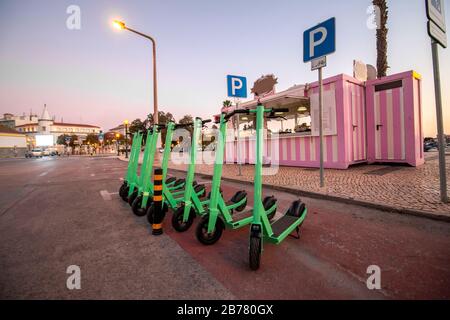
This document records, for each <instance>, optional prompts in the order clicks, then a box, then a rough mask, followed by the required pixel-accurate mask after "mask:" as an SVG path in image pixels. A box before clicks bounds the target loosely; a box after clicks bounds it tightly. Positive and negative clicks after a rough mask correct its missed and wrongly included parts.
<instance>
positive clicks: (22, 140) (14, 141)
mask: <svg viewBox="0 0 450 320" xmlns="http://www.w3.org/2000/svg"><path fill="white" fill-rule="evenodd" d="M26 151H27V140H26V135H24V134H20V133H19V132H17V131H16V130H14V129H11V128H10V127H9V126H4V125H1V124H0V158H5V157H7V158H8V157H22V156H24V155H25V152H26Z"/></svg>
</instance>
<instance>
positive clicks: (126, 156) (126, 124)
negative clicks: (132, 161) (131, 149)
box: [123, 120, 128, 159]
mask: <svg viewBox="0 0 450 320" xmlns="http://www.w3.org/2000/svg"><path fill="white" fill-rule="evenodd" d="M123 124H124V125H125V159H128V120H125V121H124V122H123Z"/></svg>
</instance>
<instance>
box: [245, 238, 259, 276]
mask: <svg viewBox="0 0 450 320" xmlns="http://www.w3.org/2000/svg"><path fill="white" fill-rule="evenodd" d="M261 243H262V239H261V238H258V237H250V247H249V259H248V260H249V265H250V269H251V270H253V271H256V270H258V269H259V266H260V264H261Z"/></svg>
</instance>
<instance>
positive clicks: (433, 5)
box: [425, 0, 449, 203]
mask: <svg viewBox="0 0 450 320" xmlns="http://www.w3.org/2000/svg"><path fill="white" fill-rule="evenodd" d="M425 1H426V5H427V16H428V19H429V21H428V34H429V35H430V37H431V39H432V40H431V49H432V54H433V73H434V90H435V97H436V118H437V130H438V143H439V180H440V195H441V201H442V202H443V203H448V201H449V199H448V194H447V173H446V165H445V148H446V146H447V144H446V141H445V133H444V122H443V114H442V95H441V75H440V67H439V45H441V46H442V47H443V48H447V34H446V25H445V11H444V1H442V0H425Z"/></svg>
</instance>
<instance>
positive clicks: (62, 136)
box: [56, 134, 78, 147]
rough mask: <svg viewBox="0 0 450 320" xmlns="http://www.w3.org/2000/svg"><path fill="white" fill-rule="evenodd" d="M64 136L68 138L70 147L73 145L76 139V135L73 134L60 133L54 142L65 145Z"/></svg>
mask: <svg viewBox="0 0 450 320" xmlns="http://www.w3.org/2000/svg"><path fill="white" fill-rule="evenodd" d="M66 138H70V142H69V146H70V147H74V146H75V142H76V141H78V136H77V135H75V134H73V135H68V134H62V135H60V136H59V137H58V138H57V139H56V144H59V145H65V146H67V144H66Z"/></svg>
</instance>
